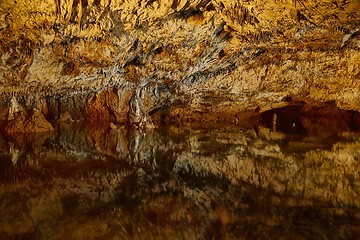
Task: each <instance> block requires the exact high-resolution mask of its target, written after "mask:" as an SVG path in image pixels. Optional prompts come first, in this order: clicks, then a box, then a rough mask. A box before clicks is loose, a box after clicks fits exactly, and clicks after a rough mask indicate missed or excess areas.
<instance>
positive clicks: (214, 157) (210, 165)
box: [0, 122, 360, 239]
mask: <svg viewBox="0 0 360 240" xmlns="http://www.w3.org/2000/svg"><path fill="white" fill-rule="evenodd" d="M268 125H269V124H264V126H261V125H256V126H254V125H251V124H247V125H236V126H235V125H231V126H212V127H207V128H206V129H205V128H199V127H197V128H194V127H193V128H190V127H188V128H187V127H184V126H182V127H181V128H177V127H168V128H163V129H156V130H154V131H149V132H139V131H135V130H128V129H126V128H119V129H110V128H106V127H104V126H102V127H99V126H90V125H88V126H84V125H81V124H73V125H59V126H58V127H57V131H56V132H54V133H51V134H42V135H39V134H38V135H36V134H27V135H22V136H21V135H19V136H16V138H6V137H4V136H2V137H0V183H1V185H0V216H1V218H0V238H1V239H8V238H10V239H358V236H360V208H359V207H360V195H359V194H360V177H359V169H360V164H359V162H360V161H359V157H360V134H359V133H357V132H351V131H350V130H349V129H342V128H339V127H338V128H337V129H338V130H334V129H330V128H326V127H325V128H324V129H326V130H322V131H309V130H308V129H309V128H306V127H305V131H304V126H302V127H301V128H299V129H300V130H301V131H296V129H293V130H291V131H286V129H287V128H283V129H280V130H279V129H278V130H275V129H271V127H270V126H268ZM279 125H281V122H279ZM266 126H267V127H266ZM291 126H293V125H291ZM311 126H314V124H313V125H311ZM317 129H318V128H317ZM274 130H275V131H274ZM281 130H282V132H281Z"/></svg>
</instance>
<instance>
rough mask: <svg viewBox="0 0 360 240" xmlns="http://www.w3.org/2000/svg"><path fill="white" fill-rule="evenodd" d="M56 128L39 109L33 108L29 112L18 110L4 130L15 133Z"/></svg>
mask: <svg viewBox="0 0 360 240" xmlns="http://www.w3.org/2000/svg"><path fill="white" fill-rule="evenodd" d="M52 130H54V128H53V127H52V125H51V124H50V123H49V122H48V121H47V120H46V119H45V117H44V115H43V114H42V113H41V112H40V111H39V110H38V109H36V108H35V109H33V110H32V111H30V112H29V113H27V114H25V113H23V112H18V113H17V114H16V116H15V117H14V118H13V119H10V120H7V122H6V124H5V126H4V129H3V131H4V132H5V133H6V134H10V135H11V134H14V133H29V132H34V133H41V132H49V131H52Z"/></svg>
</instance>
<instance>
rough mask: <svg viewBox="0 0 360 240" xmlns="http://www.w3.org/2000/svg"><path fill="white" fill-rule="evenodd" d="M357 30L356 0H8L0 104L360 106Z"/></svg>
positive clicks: (232, 109)
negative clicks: (302, 103)
mask: <svg viewBox="0 0 360 240" xmlns="http://www.w3.org/2000/svg"><path fill="white" fill-rule="evenodd" d="M359 33H360V2H359V1H357V0H352V1H333V0H325V1H317V0H308V1H304V0H292V1H290V0H289V1H277V0H270V1H265V2H264V1H257V0H252V1H241V0H236V1H226V0H196V1H187V0H176V1H175V0H174V1H156V0H155V1H154V0H148V1H140V0H132V1H126V2H125V1H118V0H51V1H50V0H45V1H29V0H19V1H16V2H14V1H10V0H3V1H1V2H0V46H1V47H0V55H1V61H0V76H1V77H0V82H1V84H0V96H1V97H0V99H1V100H2V101H1V102H2V108H1V109H5V110H6V108H7V107H8V106H9V104H10V99H11V98H12V97H15V98H16V99H17V100H18V101H19V103H20V104H22V106H23V107H25V108H26V109H27V111H30V110H32V109H33V108H38V109H40V110H41V111H42V113H43V114H44V115H45V117H46V118H47V119H58V118H59V116H60V115H61V114H62V113H64V112H69V113H70V114H71V116H72V117H73V118H75V119H78V118H84V117H85V118H86V117H88V118H90V119H92V120H94V119H97V118H98V117H99V115H98V113H94V112H96V111H98V109H97V107H99V106H100V108H101V109H104V108H106V110H104V111H107V113H106V114H108V115H109V116H110V115H111V116H112V117H111V119H112V121H115V122H116V121H119V122H123V121H124V119H126V118H127V116H128V115H129V114H131V113H129V111H130V110H131V108H130V106H127V105H130V102H129V101H130V100H129V99H130V98H129V95H137V98H136V99H138V100H140V101H141V106H142V109H141V112H142V114H143V115H147V114H153V113H155V112H158V110H159V109H161V110H162V111H161V112H162V114H165V116H167V117H168V119H172V121H178V122H182V121H185V122H186V121H199V120H201V119H210V121H213V120H214V116H222V118H224V119H225V120H230V121H233V120H234V119H236V118H238V117H239V116H238V114H239V112H243V111H255V110H257V111H265V110H268V109H272V108H274V107H279V106H284V105H287V104H289V103H288V101H284V100H285V99H289V98H291V99H292V98H300V99H303V100H304V101H305V102H311V103H321V102H329V101H332V102H334V103H336V105H337V106H338V107H340V108H343V109H352V110H360V104H359V100H358V97H357V96H358V95H359V93H360V86H359V82H360V81H359V80H360V70H359V69H360V61H359V59H360V51H359V49H360V37H359V35H360V34H359ZM114 89H117V90H116V91H115V92H114V94H115V95H117V96H115V95H114V96H113V97H114V99H120V100H116V101H110V102H108V99H107V98H106V97H105V98H104V97H98V98H96V100H95V97H94V96H100V95H101V96H105V95H107V93H108V92H112V91H113V90H114ZM101 92H103V93H101ZM94 101H95V102H94ZM120 102H121V103H120ZM127 103H128V104H127ZM113 104H114V105H113ZM109 105H110V106H109ZM105 106H106V107H105ZM93 108H94V109H93ZM101 111H103V110H101ZM0 116H1V115H0ZM102 116H103V117H104V115H102ZM100 118H102V117H100Z"/></svg>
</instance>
